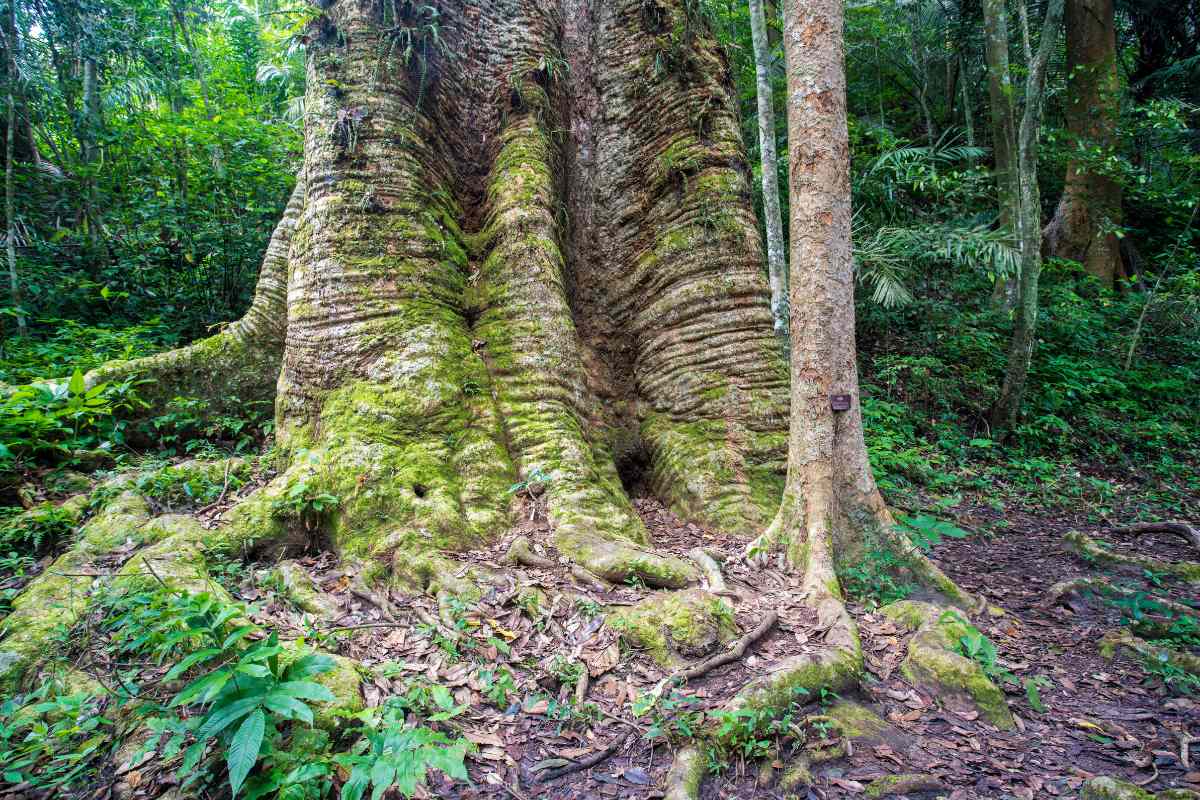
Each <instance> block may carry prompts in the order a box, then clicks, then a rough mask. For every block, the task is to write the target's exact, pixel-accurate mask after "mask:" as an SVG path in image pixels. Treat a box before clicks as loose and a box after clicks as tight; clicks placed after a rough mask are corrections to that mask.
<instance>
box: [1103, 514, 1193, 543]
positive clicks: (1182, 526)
mask: <svg viewBox="0 0 1200 800" xmlns="http://www.w3.org/2000/svg"><path fill="white" fill-rule="evenodd" d="M1112 531H1113V533H1117V534H1131V535H1134V536H1139V535H1141V534H1144V533H1172V534H1174V535H1176V536H1180V537H1182V538H1183V539H1184V540H1186V541H1187V542H1189V543H1191V545H1192V547H1194V548H1196V549H1197V550H1200V530H1197V529H1196V528H1195V527H1193V526H1191V525H1189V524H1187V523H1186V522H1181V521H1178V520H1174V521H1168V522H1138V523H1135V524H1133V525H1123V526H1121V527H1119V528H1113V529H1112Z"/></svg>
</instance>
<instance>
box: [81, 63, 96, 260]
mask: <svg viewBox="0 0 1200 800" xmlns="http://www.w3.org/2000/svg"><path fill="white" fill-rule="evenodd" d="M84 46H85V47H88V46H90V45H88V44H85V45H84ZM82 84H83V87H82V95H83V96H82V104H83V108H82V112H83V113H82V116H83V119H82V120H81V122H80V128H79V148H80V161H81V162H82V164H83V169H84V185H83V192H82V201H83V209H82V213H81V214H80V220H81V221H82V223H83V225H84V229H85V230H86V231H87V234H88V239H89V240H90V241H91V243H92V248H93V250H95V249H96V248H98V246H99V241H100V230H99V228H100V225H99V213H98V209H97V207H96V174H95V171H96V169H97V161H98V159H99V153H100V148H99V145H98V143H97V140H98V136H99V133H100V124H101V118H100V76H99V74H98V68H97V64H96V59H95V58H93V57H92V56H91V55H90V54H86V53H85V55H84V57H83V81H82Z"/></svg>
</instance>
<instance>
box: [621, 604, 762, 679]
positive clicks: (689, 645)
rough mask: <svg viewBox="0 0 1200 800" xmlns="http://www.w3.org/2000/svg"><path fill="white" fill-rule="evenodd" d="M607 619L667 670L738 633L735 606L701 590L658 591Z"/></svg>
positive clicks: (708, 651) (633, 643) (731, 638)
mask: <svg viewBox="0 0 1200 800" xmlns="http://www.w3.org/2000/svg"><path fill="white" fill-rule="evenodd" d="M607 621H608V624H609V625H611V626H612V627H613V628H614V629H616V630H617V631H619V632H620V634H621V636H622V638H624V639H625V641H627V642H629V643H630V644H631V645H633V646H634V647H638V648H640V649H642V650H645V651H646V653H647V654H648V655H649V656H650V657H651V658H653V659H654V660H655V661H656V662H657V663H658V664H660V665H661V666H663V667H664V668H667V669H673V668H676V667H679V666H681V665H683V664H685V663H687V662H689V661H694V660H696V659H699V658H703V657H704V656H706V655H709V654H710V653H712V652H713V651H714V650H716V649H717V648H718V647H719V646H720V645H722V644H724V643H727V642H729V641H732V640H733V639H735V638H737V635H738V632H737V627H736V626H735V624H734V621H733V609H732V608H730V607H729V605H728V604H727V603H726V602H725V601H724V600H722V599H721V598H720V597H717V596H716V595H712V594H709V593H708V592H706V591H703V590H702V589H689V590H687V591H680V592H658V593H656V594H654V595H651V596H650V597H648V598H646V599H645V600H642V601H641V602H639V603H638V604H637V605H634V606H630V607H628V608H622V609H619V610H617V611H614V612H612V613H610V614H609V615H608V617H607Z"/></svg>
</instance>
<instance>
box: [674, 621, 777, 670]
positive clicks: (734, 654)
mask: <svg viewBox="0 0 1200 800" xmlns="http://www.w3.org/2000/svg"><path fill="white" fill-rule="evenodd" d="M778 621H779V615H778V614H777V613H775V612H774V611H771V612H768V614H767V615H766V616H765V617H763V621H762V622H760V623H758V627H756V628H755V629H754V630H752V631H750V632H749V633H747V634H746V635H745V636H743V637H742V638H740V639H738V640H737V643H736V644H734V646H733V647H732V648H730V649H729V650H726V651H725V652H724V653H718V654H716V655H714V656H709V657H708V658H706V659H704V660H703V661H701V662H699V663H698V664H693V665H692V666H690V667H687V668H686V669H682V670H679V671H678V672H676V673H674V674H673V675H672V676H671V677H672V678H683V679H684V680H693V679H695V678H699V677H700V676H702V675H706V674H708V673H709V672H711V671H712V670H714V669H716V668H717V667H720V666H724V665H725V664H729V663H731V662H733V661H737V660H738V659H739V658H741V657H742V656H744V655H745V654H746V648H748V647H749V646H750V645H752V644H754V643H755V642H757V641H758V640H759V639H761V638H762V637H764V636H766V634H767V631H769V630H771V628H773V627H775V623H776V622H778Z"/></svg>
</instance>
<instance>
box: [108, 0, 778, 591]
mask: <svg viewBox="0 0 1200 800" xmlns="http://www.w3.org/2000/svg"><path fill="white" fill-rule="evenodd" d="M686 5H687V4H684V3H680V2H671V1H670V0H623V2H618V3H592V2H586V1H585V0H562V3H561V7H560V2H559V0H554V1H553V2H551V1H550V0H542V2H539V3H518V2H516V0H504V1H503V2H497V3H493V4H490V5H487V6H485V7H484V8H483V9H479V8H478V7H477V6H475V5H471V7H470V9H469V12H470V14H469V18H468V17H467V16H464V15H465V14H466V13H467V11H468V9H467V7H466V6H465V5H464V4H463V3H460V2H449V3H445V4H444V5H443V7H442V9H441V14H440V17H439V22H438V23H437V24H438V26H439V27H438V30H437V31H436V33H437V36H436V41H435V37H434V36H433V31H432V30H431V29H430V28H429V27H428V25H429V24H430V23H428V22H427V20H426V19H425V18H424V17H416V16H413V17H408V16H406V12H404V9H405V8H407V6H403V5H402V6H400V16H399V17H396V16H395V13H396V9H395V7H394V6H393V5H392V4H390V3H385V4H383V5H379V4H376V3H373V2H364V1H363V0H342V1H341V2H337V3H335V4H333V5H332V6H331V7H330V8H328V9H327V10H326V11H325V13H324V14H323V15H322V17H321V19H320V20H319V21H318V23H317V28H316V30H315V31H314V34H313V37H312V43H311V45H310V48H309V79H308V87H309V89H308V97H307V108H308V114H309V116H308V119H307V120H306V125H305V160H304V166H303V168H302V170H301V174H300V179H299V188H298V189H297V194H296V196H295V197H294V198H293V202H292V204H291V205H290V206H289V215H288V216H287V217H285V221H284V222H283V223H281V225H280V229H279V230H277V231H276V235H275V238H274V239H273V240H272V247H271V250H270V252H269V253H268V257H267V263H266V265H265V266H264V270H263V277H262V279H261V280H260V285H259V293H258V297H257V298H256V301H255V305H254V307H253V308H252V311H251V314H250V315H248V317H247V319H246V320H243V321H242V322H240V323H238V324H237V325H235V326H233V327H232V328H231V329H230V330H228V331H226V332H225V333H222V334H220V335H219V336H217V337H214V338H213V339H209V340H206V341H204V342H201V343H199V344H197V345H193V346H192V348H189V349H186V350H184V351H176V352H175V353H169V354H165V355H162V356H156V357H153V358H151V359H148V360H145V361H142V362H134V363H132V364H123V365H119V367H116V368H108V369H106V370H102V371H101V372H100V373H98V374H97V375H94V376H92V380H98V379H100V378H102V377H106V378H114V377H117V376H119V375H125V374H132V373H135V372H138V371H147V372H149V373H151V374H152V375H154V376H155V377H156V378H157V379H158V380H157V383H156V384H154V385H153V387H152V389H151V391H153V392H154V393H155V395H156V396H157V397H159V398H166V397H170V396H172V394H173V393H175V392H179V391H186V392H191V393H200V394H202V395H204V396H207V397H209V398H210V399H212V400H213V402H215V403H219V402H220V400H221V396H222V395H228V394H230V392H229V390H228V389H227V388H225V387H224V386H223V385H222V380H224V379H223V377H222V376H223V375H233V376H236V377H237V380H238V382H239V383H238V384H237V385H238V386H239V388H238V389H237V393H238V394H239V395H241V396H242V399H243V400H244V399H248V397H249V396H251V395H255V394H261V393H262V392H263V389H264V380H265V379H266V378H267V377H268V376H272V377H273V375H274V374H278V375H279V380H278V385H277V399H276V408H277V435H278V442H279V444H280V449H281V451H282V453H283V454H284V456H283V457H284V459H285V462H287V463H288V464H291V470H290V471H285V472H284V474H283V475H282V477H281V478H280V479H279V480H278V481H277V483H278V484H279V485H280V486H283V485H287V484H289V482H291V483H294V482H295V481H297V480H301V479H303V480H305V481H308V482H310V483H311V484H312V485H313V486H319V487H320V488H321V490H323V491H328V492H330V493H333V494H336V495H339V496H340V497H341V498H342V504H341V507H340V509H339V511H338V512H337V514H336V515H335V517H334V518H333V519H331V520H330V521H329V527H330V528H331V536H330V538H331V542H332V544H333V545H334V546H335V547H336V548H337V549H338V550H339V551H340V552H341V553H342V554H343V555H344V556H347V557H353V558H361V559H372V560H378V559H380V558H386V559H387V560H389V561H390V562H391V563H392V564H393V565H394V566H395V567H396V572H397V573H398V574H399V575H400V576H401V577H409V578H413V579H414V580H415V581H416V582H418V583H422V582H429V581H431V580H433V579H434V578H433V576H432V575H431V572H432V571H431V570H429V569H426V568H425V567H423V566H420V564H421V563H424V562H422V561H421V559H422V558H424V557H425V556H426V555H430V554H432V553H433V552H434V551H453V550H459V549H463V548H467V547H471V546H475V545H478V544H480V543H482V542H486V541H488V540H490V539H491V538H493V537H495V536H497V535H498V534H500V533H501V532H503V531H504V530H506V529H507V527H508V525H509V522H510V518H509V513H510V512H509V506H510V503H511V493H510V492H508V491H507V490H508V489H509V487H510V486H512V485H513V484H514V483H518V482H521V483H524V482H529V483H534V484H538V485H540V486H544V494H545V498H546V502H547V505H548V515H549V519H550V520H551V522H552V525H553V527H554V530H555V542H556V543H557V545H558V547H559V549H560V551H561V552H562V553H563V554H565V555H567V556H569V557H570V558H572V559H574V560H576V561H577V562H579V563H581V564H584V565H585V566H586V567H587V568H588V569H590V570H592V571H593V572H595V573H596V574H599V575H601V576H603V577H606V578H609V579H612V580H624V579H626V578H628V577H631V576H638V577H640V578H641V579H642V580H644V581H646V582H647V583H649V584H651V585H665V586H678V585H682V584H683V583H685V582H686V581H687V580H688V579H689V578H690V577H691V574H692V568H691V567H690V566H688V565H687V564H686V563H685V562H682V561H680V560H678V559H673V558H664V557H660V556H658V555H656V554H654V553H653V551H652V550H650V549H649V544H650V543H649V540H648V536H647V532H646V530H645V528H644V526H643V525H642V523H641V521H640V520H639V518H638V517H637V515H636V514H635V513H634V512H633V508H632V505H631V504H630V501H629V498H628V496H627V494H626V492H625V490H624V488H623V485H622V479H625V480H626V481H627V482H630V481H637V480H639V479H640V480H642V481H643V482H644V483H645V485H647V486H648V487H649V488H650V490H651V491H652V492H653V493H654V494H656V495H657V496H659V497H660V498H662V499H663V501H664V502H666V503H667V504H668V505H669V506H670V507H671V508H672V509H673V510H675V511H676V512H677V513H679V514H680V515H681V516H683V517H685V518H688V519H692V520H696V521H699V522H702V523H705V524H708V525H712V526H714V527H719V528H722V529H725V530H734V531H744V532H752V531H756V530H760V529H761V528H762V526H763V525H764V524H765V523H766V521H767V520H768V519H769V518H770V514H771V513H773V511H774V509H775V507H776V505H777V503H778V498H779V492H780V489H781V487H782V479H783V469H784V460H783V459H784V431H785V426H786V419H787V394H786V385H787V375H786V369H785V366H784V364H783V363H782V362H781V360H780V358H779V356H778V347H777V345H776V343H775V339H774V336H773V335H772V319H771V314H770V309H769V306H768V297H769V294H768V290H767V285H766V282H765V281H764V280H763V277H762V275H761V272H760V264H761V252H762V251H761V243H760V240H759V236H758V233H757V225H756V221H755V219H754V214H753V211H752V209H751V206H750V202H749V186H748V176H749V171H748V169H747V167H746V162H745V158H744V154H743V152H742V150H741V146H740V139H739V133H738V123H737V118H736V110H735V105H734V103H733V98H732V91H731V86H730V81H729V75H728V67H727V64H726V63H725V60H724V57H723V54H722V53H720V51H719V50H718V49H717V47H716V45H715V43H714V42H713V40H712V37H711V36H710V35H709V32H708V31H707V29H706V23H705V22H704V21H703V20H702V19H700V18H699V17H698V16H689V14H688V12H687V11H686V10H685V8H686ZM405 29H409V32H410V33H411V34H412V35H413V36H414V37H416V40H417V41H419V42H420V43H421V46H420V47H417V48H415V49H414V53H413V54H412V56H411V58H408V59H407V61H405V60H404V58H403V56H402V47H401V46H399V45H397V44H396V41H395V40H394V37H398V36H401V35H402V34H401V33H400V32H401V31H404V30H405ZM439 41H440V42H441V44H438V43H437V42H439ZM564 54H566V57H567V59H568V60H569V65H568V64H564V63H563V56H564ZM568 67H569V68H568ZM301 208H302V209H303V210H302V211H300V212H299V214H298V217H297V218H296V220H295V225H294V229H293V228H292V224H291V218H292V215H293V214H294V213H295V212H296V211H297V210H298V209H301ZM289 239H290V244H289V242H288V240H289ZM285 248H287V252H288V255H287V257H286V279H283V278H282V277H281V276H282V275H283V274H284V273H283V266H282V265H283V264H284V259H283V257H282V253H283V252H284V249H285ZM284 286H286V300H284V299H283V297H282V293H281V290H282V289H283V287H284ZM285 312H286V318H285V316H284V314H285ZM275 359H280V360H279V361H278V362H276V361H275ZM274 363H279V364H280V365H281V367H280V369H279V371H278V373H276V372H275V371H274V369H273V368H272V364H274ZM301 452H303V453H304V458H302V459H299V458H296V455H297V454H298V453H301ZM314 463H316V464H317V466H314ZM643 469H644V472H645V474H644V475H641V476H639V474H637V473H640V472H641V471H643ZM298 476H300V477H298ZM247 513H249V512H247ZM430 557H432V556H430Z"/></svg>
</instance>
